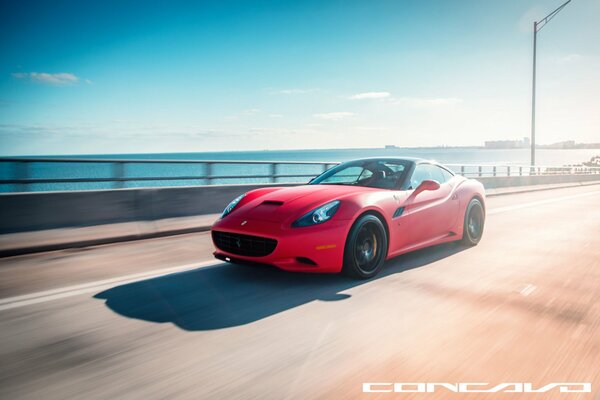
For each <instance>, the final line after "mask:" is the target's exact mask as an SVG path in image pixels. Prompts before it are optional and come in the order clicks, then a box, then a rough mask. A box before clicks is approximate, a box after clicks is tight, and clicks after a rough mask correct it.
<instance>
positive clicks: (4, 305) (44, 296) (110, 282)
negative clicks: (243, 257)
mask: <svg viewBox="0 0 600 400" xmlns="http://www.w3.org/2000/svg"><path fill="white" fill-rule="evenodd" d="M220 264H223V263H222V262H220V261H217V260H214V261H205V262H201V263H194V264H185V265H179V266H176V267H170V268H162V269H155V270H152V271H147V272H140V273H138V274H130V275H123V276H120V277H118V278H112V279H104V280H101V281H95V282H89V283H83V284H81V285H74V286H67V287H63V288H59V289H52V290H45V291H43V292H36V293H30V294H26V295H22V296H14V297H7V298H5V299H0V311H4V310H10V309H13V308H19V307H23V306H28V305H31V304H38V303H45V302H47V301H51V300H57V299H64V298H66V297H72V296H77V295H80V294H85V293H92V292H97V291H102V290H106V289H110V288H112V287H114V285H115V284H117V283H118V284H127V283H134V282H139V281H143V280H145V279H151V278H156V277H159V276H163V275H167V274H172V273H176V272H184V271H189V270H192V269H196V268H201V267H207V266H210V265H220Z"/></svg>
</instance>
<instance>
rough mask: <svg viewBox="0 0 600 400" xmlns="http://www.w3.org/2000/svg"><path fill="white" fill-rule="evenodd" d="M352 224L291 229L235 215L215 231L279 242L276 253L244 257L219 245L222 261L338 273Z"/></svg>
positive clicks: (341, 222) (335, 222) (339, 222)
mask: <svg viewBox="0 0 600 400" xmlns="http://www.w3.org/2000/svg"><path fill="white" fill-rule="evenodd" d="M350 225H351V221H346V220H330V221H327V222H325V223H323V224H319V225H315V226H309V227H302V228H291V227H286V226H283V225H282V224H281V223H277V222H268V221H261V220H252V219H246V220H243V219H240V218H236V217H235V216H234V215H229V216H227V217H226V218H224V219H222V220H219V221H217V222H216V223H215V224H214V225H213V227H212V231H220V232H226V233H234V234H241V235H252V236H259V237H263V238H269V239H275V240H277V246H276V247H275V250H273V252H272V253H270V254H268V255H266V256H262V257H254V256H244V255H241V254H235V253H231V252H228V251H225V250H224V249H220V248H219V247H217V245H216V244H215V243H214V241H213V244H215V248H216V251H215V252H214V255H215V257H216V258H218V259H221V260H223V259H226V258H229V259H230V260H231V261H236V260H237V261H244V262H250V263H259V264H269V265H274V266H276V267H277V268H280V269H283V270H286V271H304V272H321V273H336V272H340V271H341V270H342V265H343V260H344V246H345V244H346V237H347V236H348V231H349V230H350Z"/></svg>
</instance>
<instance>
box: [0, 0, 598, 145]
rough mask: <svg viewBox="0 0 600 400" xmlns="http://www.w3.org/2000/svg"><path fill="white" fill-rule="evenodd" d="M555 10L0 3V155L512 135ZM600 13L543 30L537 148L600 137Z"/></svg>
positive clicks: (520, 129)
mask: <svg viewBox="0 0 600 400" xmlns="http://www.w3.org/2000/svg"><path fill="white" fill-rule="evenodd" d="M561 2H562V1H561V0H559V1H555V0H495V1H492V0H464V1H461V0H457V1H449V0H415V1H412V0H410V1H401V0H395V1H380V0H369V1H342V0H336V1H327V0H321V1H293V2H292V1H227V0H221V1H194V2H182V1H175V0H171V1H152V0H147V1H144V2H139V1H138V2H132V1H126V0H122V1H111V0H104V1H81V0H78V1H61V0H56V1H52V2H48V1H27V0H21V1H8V0H0V60H1V61H0V155H51V154H104V153H151V152H192V151H233V150H236V151H237V150H263V149H303V148H306V149H311V148H358V147H382V146H384V145H387V144H393V145H397V146H443V145H446V146H460V145H482V144H483V142H484V141H485V140H497V139H518V138H522V137H524V136H529V134H530V123H531V122H530V121H531V72H532V59H531V58H532V24H533V21H534V20H539V19H541V18H543V17H544V16H545V15H546V14H548V13H550V12H551V11H552V10H554V9H555V8H556V7H558V6H559V5H560V4H561ZM598 16H600V0H573V1H572V2H571V3H570V4H569V5H567V7H565V8H564V9H563V11H561V13H560V14H558V15H557V16H556V18H555V19H553V20H552V21H550V23H549V24H548V25H547V26H545V27H544V28H543V29H542V30H541V31H540V32H539V34H538V91H537V94H538V97H537V99H538V112H537V138H538V139H537V140H538V143H554V142H557V141H562V140H575V141H577V142H600V112H599V110H600V45H599V43H600V23H599V22H598Z"/></svg>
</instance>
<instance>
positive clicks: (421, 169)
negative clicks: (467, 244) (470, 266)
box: [394, 163, 458, 249]
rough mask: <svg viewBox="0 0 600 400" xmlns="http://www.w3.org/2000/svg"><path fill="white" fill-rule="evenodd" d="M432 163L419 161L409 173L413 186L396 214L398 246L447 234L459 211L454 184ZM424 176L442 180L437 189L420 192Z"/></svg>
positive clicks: (427, 178) (401, 247) (411, 245)
mask: <svg viewBox="0 0 600 400" xmlns="http://www.w3.org/2000/svg"><path fill="white" fill-rule="evenodd" d="M436 168H439V167H438V166H436V165H433V164H427V163H422V164H417V165H416V166H415V169H414V170H413V173H412V176H411V177H410V187H409V190H408V192H407V196H406V197H405V200H404V201H403V203H402V208H403V211H402V214H401V215H400V216H398V217H397V218H395V221H394V222H395V228H396V229H397V230H398V235H396V237H397V238H398V240H399V243H397V246H395V247H396V248H399V249H408V248H410V247H417V246H419V245H420V244H423V243H426V242H428V241H432V240H435V239H436V238H440V237H442V236H443V235H445V234H447V233H448V232H449V230H450V227H451V226H452V222H453V218H454V217H455V215H456V213H457V212H458V199H456V200H455V199H453V198H452V197H453V196H452V187H451V186H450V184H449V183H448V182H446V179H445V177H444V175H443V174H442V173H441V172H440V171H438V170H436ZM424 180H432V181H436V182H438V183H439V184H440V187H439V188H438V189H437V190H425V191H422V192H417V191H416V189H417V188H418V187H419V185H420V184H421V183H422V182H423V181H424Z"/></svg>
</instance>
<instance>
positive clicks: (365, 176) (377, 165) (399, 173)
mask: <svg viewBox="0 0 600 400" xmlns="http://www.w3.org/2000/svg"><path fill="white" fill-rule="evenodd" d="M408 164H409V162H408V161H404V160H358V161H350V162H346V163H342V164H340V165H338V166H337V167H334V168H332V169H330V170H329V171H326V172H324V173H323V174H321V175H319V176H318V177H316V178H315V179H314V180H313V181H312V182H311V183H310V184H311V185H351V186H365V187H372V188H379V189H398V188H400V185H401V184H402V182H403V181H404V178H405V175H406V172H407V170H408Z"/></svg>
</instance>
